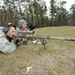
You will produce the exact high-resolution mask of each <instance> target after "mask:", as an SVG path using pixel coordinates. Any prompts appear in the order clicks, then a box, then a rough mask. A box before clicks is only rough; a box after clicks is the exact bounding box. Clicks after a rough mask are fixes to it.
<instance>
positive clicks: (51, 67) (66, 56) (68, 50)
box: [0, 26, 75, 75]
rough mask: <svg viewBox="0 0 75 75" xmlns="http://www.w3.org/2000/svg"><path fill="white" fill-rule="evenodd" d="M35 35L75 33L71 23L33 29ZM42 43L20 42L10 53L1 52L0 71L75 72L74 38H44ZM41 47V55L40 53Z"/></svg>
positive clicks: (9, 74)
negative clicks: (64, 39) (44, 46)
mask: <svg viewBox="0 0 75 75" xmlns="http://www.w3.org/2000/svg"><path fill="white" fill-rule="evenodd" d="M35 35H47V36H59V37H75V27H74V26H60V27H45V28H39V29H35ZM46 48H47V50H44V48H43V46H40V45H34V44H30V43H29V42H28V45H25V46H23V45H22V46H19V47H17V49H16V50H15V51H14V52H12V53H10V54H3V53H2V52H0V75H25V72H26V70H27V67H32V69H30V71H29V72H28V73H27V74H26V75H75V62H74V61H75V41H62V40H51V39H50V40H47V44H46ZM40 50H41V55H39V53H40Z"/></svg>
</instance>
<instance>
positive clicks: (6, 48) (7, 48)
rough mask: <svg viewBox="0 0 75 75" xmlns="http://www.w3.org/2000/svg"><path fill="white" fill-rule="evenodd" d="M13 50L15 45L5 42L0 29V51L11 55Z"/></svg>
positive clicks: (5, 39)
mask: <svg viewBox="0 0 75 75" xmlns="http://www.w3.org/2000/svg"><path fill="white" fill-rule="evenodd" d="M15 49H16V45H15V44H14V43H12V42H9V41H8V40H7V38H6V36H5V34H4V32H3V30H2V28H0V51H2V52H3V53H11V52H13V51H14V50H15Z"/></svg>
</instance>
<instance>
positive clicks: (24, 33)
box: [16, 31, 75, 49]
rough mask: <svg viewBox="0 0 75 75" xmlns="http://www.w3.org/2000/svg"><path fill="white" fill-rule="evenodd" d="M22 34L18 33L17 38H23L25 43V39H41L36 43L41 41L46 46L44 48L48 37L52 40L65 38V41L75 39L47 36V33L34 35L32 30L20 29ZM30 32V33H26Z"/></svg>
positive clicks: (63, 38)
mask: <svg viewBox="0 0 75 75" xmlns="http://www.w3.org/2000/svg"><path fill="white" fill-rule="evenodd" d="M19 33H21V35H17V36H16V38H18V39H20V40H21V41H22V40H23V45H24V44H26V41H25V39H27V41H28V39H35V40H37V39H40V41H38V40H37V41H36V42H35V44H37V43H40V44H41V45H43V46H44V49H46V44H47V41H46V39H52V40H64V41H75V38H66V37H55V36H46V35H34V34H33V32H32V31H27V32H26V31H24V32H23V31H20V32H19ZM26 34H28V35H26Z"/></svg>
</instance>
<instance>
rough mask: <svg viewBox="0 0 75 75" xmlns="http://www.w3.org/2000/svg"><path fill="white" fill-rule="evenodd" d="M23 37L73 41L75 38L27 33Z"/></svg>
mask: <svg viewBox="0 0 75 75" xmlns="http://www.w3.org/2000/svg"><path fill="white" fill-rule="evenodd" d="M25 37H26V38H35V39H53V40H66V41H75V38H66V37H55V36H40V35H27V36H25Z"/></svg>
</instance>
